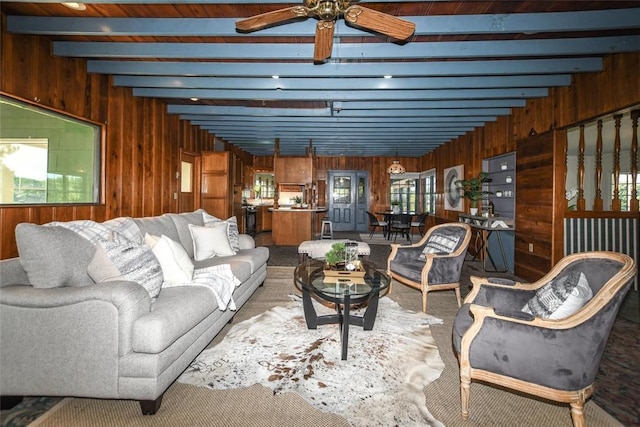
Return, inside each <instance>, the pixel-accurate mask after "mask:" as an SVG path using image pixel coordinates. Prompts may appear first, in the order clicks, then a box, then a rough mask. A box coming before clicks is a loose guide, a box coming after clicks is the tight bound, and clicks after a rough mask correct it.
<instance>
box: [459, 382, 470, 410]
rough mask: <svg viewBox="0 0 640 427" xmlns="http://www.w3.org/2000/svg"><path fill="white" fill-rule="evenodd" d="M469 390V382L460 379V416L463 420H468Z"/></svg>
mask: <svg viewBox="0 0 640 427" xmlns="http://www.w3.org/2000/svg"><path fill="white" fill-rule="evenodd" d="M470 390H471V380H470V379H468V378H462V377H460V408H461V411H460V414H461V415H462V419H463V420H468V419H469V392H470Z"/></svg>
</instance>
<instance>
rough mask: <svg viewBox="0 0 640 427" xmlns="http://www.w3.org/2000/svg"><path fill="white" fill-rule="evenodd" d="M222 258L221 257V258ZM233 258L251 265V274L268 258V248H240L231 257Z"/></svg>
mask: <svg viewBox="0 0 640 427" xmlns="http://www.w3.org/2000/svg"><path fill="white" fill-rule="evenodd" d="M224 258H225V257H221V259H224ZM233 260H234V261H242V262H247V263H249V265H251V274H253V273H255V272H256V271H258V269H259V268H260V267H262V266H263V265H264V264H266V263H267V261H268V260H269V248H266V247H264V246H260V247H257V248H253V249H241V250H240V251H238V253H237V254H236V255H235V256H234V257H233Z"/></svg>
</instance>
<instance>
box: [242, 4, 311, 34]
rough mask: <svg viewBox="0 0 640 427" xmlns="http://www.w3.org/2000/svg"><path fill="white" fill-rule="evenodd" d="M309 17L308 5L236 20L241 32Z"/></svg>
mask: <svg viewBox="0 0 640 427" xmlns="http://www.w3.org/2000/svg"><path fill="white" fill-rule="evenodd" d="M307 17H308V9H307V8H306V7H304V6H293V7H287V8H285V9H278V10H274V11H272V12H267V13H262V14H260V15H255V16H252V17H250V18H246V19H241V20H239V21H236V30H238V31H241V32H251V31H257V30H262V29H263V28H267V27H273V26H275V25H280V24H284V23H287V22H289V21H293V20H294V19H300V18H307Z"/></svg>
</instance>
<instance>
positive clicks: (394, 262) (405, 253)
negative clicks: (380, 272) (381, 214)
mask: <svg viewBox="0 0 640 427" xmlns="http://www.w3.org/2000/svg"><path fill="white" fill-rule="evenodd" d="M469 240H471V228H470V227H469V225H467V224H465V223H462V222H451V223H446V224H440V225H436V226H433V227H431V228H430V229H429V230H427V232H426V233H425V234H424V236H423V237H422V239H420V241H419V242H418V243H414V244H412V245H405V246H402V245H399V244H393V245H391V253H390V254H389V259H388V260H387V274H388V275H389V276H390V277H392V278H393V279H396V280H397V281H398V282H400V283H403V284H405V285H408V286H410V287H412V288H416V289H419V290H420V291H421V292H422V311H423V312H425V313H426V312H427V295H428V293H429V292H430V291H438V290H447V289H453V290H454V291H455V293H456V298H457V300H458V306H460V301H461V300H460V273H461V272H462V264H463V263H464V258H465V255H466V254H467V248H468V247H469ZM425 252H426V253H425Z"/></svg>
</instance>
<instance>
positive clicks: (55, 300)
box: [0, 281, 151, 355]
mask: <svg viewBox="0 0 640 427" xmlns="http://www.w3.org/2000/svg"><path fill="white" fill-rule="evenodd" d="M0 305H1V306H2V309H1V310H0V311H1V312H2V318H3V319H2V320H5V319H4V317H5V316H4V315H5V314H6V315H7V316H11V317H12V322H20V320H19V319H16V318H15V316H24V320H25V323H24V324H25V325H29V323H30V322H31V321H33V320H39V321H40V322H39V323H40V324H44V325H46V324H48V322H47V317H48V316H51V319H50V323H51V327H52V331H54V330H60V326H61V325H65V324H67V325H68V326H70V327H72V326H73V325H75V327H77V326H78V325H79V324H85V325H100V328H101V329H103V330H105V331H109V330H110V331H112V332H116V331H117V337H118V353H119V354H120V355H123V354H126V353H128V352H130V351H131V349H132V332H133V324H134V322H135V321H136V320H137V319H138V318H139V317H141V316H143V315H144V314H146V313H149V312H150V311H151V299H150V297H149V293H148V292H147V291H146V290H145V289H144V288H143V287H142V286H141V285H139V284H137V283H135V282H129V281H114V282H108V283H103V284H96V285H91V286H83V287H62V288H49V289H39V288H34V287H33V286H30V285H17V286H6V287H3V288H1V289H0ZM2 324H3V325H4V321H3V322H2ZM4 332H5V331H3V335H4ZM52 333H54V332H52ZM25 334H26V332H25ZM32 344H33V343H32Z"/></svg>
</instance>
